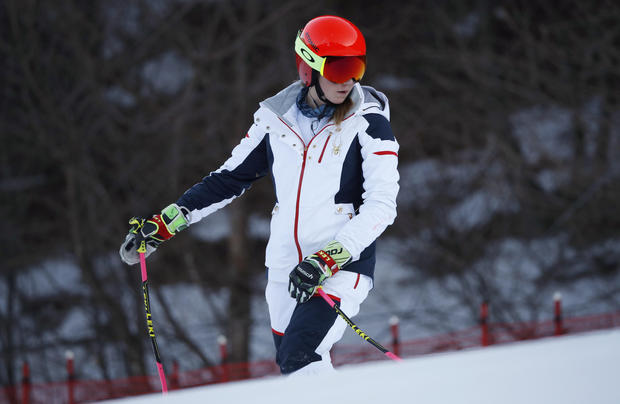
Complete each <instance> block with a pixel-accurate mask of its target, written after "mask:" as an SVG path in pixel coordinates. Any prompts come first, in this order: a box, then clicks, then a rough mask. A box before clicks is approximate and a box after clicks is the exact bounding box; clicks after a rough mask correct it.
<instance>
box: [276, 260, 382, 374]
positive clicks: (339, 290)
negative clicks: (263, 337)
mask: <svg viewBox="0 0 620 404" xmlns="http://www.w3.org/2000/svg"><path fill="white" fill-rule="evenodd" d="M289 272H290V270H287V271H278V270H271V269H269V270H268V282H267V288H266V290H265V297H266V299H267V304H268V306H269V317H270V320H271V329H272V332H273V336H274V342H275V345H276V362H277V363H278V365H279V366H280V370H281V372H282V373H283V374H291V373H295V374H310V373H321V372H324V371H330V370H333V366H332V363H331V357H330V354H329V351H330V350H331V348H332V346H333V345H334V344H335V343H336V342H338V341H339V340H340V339H341V338H342V335H343V333H344V331H345V330H346V328H347V327H348V326H347V324H346V322H345V321H344V320H343V319H342V318H340V317H339V316H338V315H337V314H336V312H335V310H334V309H333V308H332V307H330V306H329V304H327V302H325V301H324V300H323V298H322V297H321V296H319V295H315V296H314V297H312V298H311V299H310V300H309V301H307V302H306V303H302V304H297V302H296V300H295V299H293V298H292V297H291V296H290V295H289V292H288V273H289ZM372 286H373V282H372V279H371V278H370V277H368V276H366V275H360V274H358V273H355V272H348V271H339V272H337V273H336V274H335V275H334V276H332V277H331V278H329V279H327V280H326V281H325V283H324V284H323V290H324V291H325V293H327V294H328V295H329V296H331V297H332V299H333V300H334V301H336V302H337V303H339V305H340V308H341V309H342V311H343V312H344V313H345V314H347V316H349V317H353V316H355V315H356V314H357V313H358V312H359V309H360V304H361V303H362V302H363V301H364V300H365V299H366V297H367V296H368V292H369V291H370V289H372Z"/></svg>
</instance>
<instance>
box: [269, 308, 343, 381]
mask: <svg viewBox="0 0 620 404" xmlns="http://www.w3.org/2000/svg"><path fill="white" fill-rule="evenodd" d="M337 317H338V315H337V314H336V312H335V311H334V309H332V308H331V307H330V306H329V304H327V302H325V301H324V300H323V299H322V298H321V297H317V296H315V297H313V298H311V299H310V300H308V301H307V302H306V303H303V304H298V305H297V306H296V307H295V310H294V311H293V315H292V317H291V321H290V322H289V325H288V327H286V330H285V331H284V336H282V338H281V340H280V341H279V344H278V342H276V341H274V342H276V350H277V353H276V363H277V364H278V365H279V366H280V371H281V372H282V374H288V373H292V372H294V371H296V370H299V369H301V368H303V367H304V366H306V365H308V364H309V363H312V362H316V361H320V360H321V355H319V354H317V353H316V352H315V350H316V349H317V347H318V346H319V344H320V343H321V341H323V338H325V335H327V332H328V331H329V329H330V328H331V327H332V326H333V325H334V322H335V321H336V318H337ZM274 338H275V337H274ZM277 345H279V346H277Z"/></svg>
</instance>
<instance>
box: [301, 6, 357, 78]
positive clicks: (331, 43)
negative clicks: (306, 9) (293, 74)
mask: <svg viewBox="0 0 620 404" xmlns="http://www.w3.org/2000/svg"><path fill="white" fill-rule="evenodd" d="M295 53H296V55H295V57H296V60H297V71H298V72H299V78H300V79H301V81H302V82H303V83H304V85H306V86H310V85H312V84H313V83H312V76H313V75H312V70H316V71H317V72H318V73H319V74H321V75H322V76H323V77H325V78H326V79H327V80H329V81H332V82H334V83H344V82H345V81H348V80H349V79H353V80H355V81H359V80H361V78H362V76H363V75H364V72H365V71H366V41H365V40H364V36H363V35H362V32H361V31H360V30H359V29H358V28H357V27H356V26H355V25H353V23H352V22H350V21H348V20H346V19H344V18H341V17H336V16H333V15H323V16H320V17H316V18H313V19H312V20H310V21H309V22H308V23H307V24H306V26H305V27H304V29H303V30H301V31H299V33H298V35H297V39H296V40H295Z"/></svg>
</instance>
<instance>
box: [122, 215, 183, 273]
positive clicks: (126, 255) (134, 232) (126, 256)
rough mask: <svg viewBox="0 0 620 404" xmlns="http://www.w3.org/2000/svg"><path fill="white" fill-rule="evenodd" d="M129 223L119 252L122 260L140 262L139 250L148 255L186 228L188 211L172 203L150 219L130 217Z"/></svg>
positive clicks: (130, 263) (127, 262) (133, 262)
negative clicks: (127, 231)
mask: <svg viewBox="0 0 620 404" xmlns="http://www.w3.org/2000/svg"><path fill="white" fill-rule="evenodd" d="M129 225H130V226H131V227H130V228H129V233H128V234H127V236H126V237H125V241H124V242H123V244H122V245H121V248H120V251H119V253H120V255H121V259H122V260H123V262H125V263H126V264H129V265H134V264H137V263H138V262H140V256H139V254H138V253H139V252H144V254H145V255H144V256H145V257H148V256H149V255H151V253H153V251H155V249H157V247H159V245H160V244H161V243H163V242H164V241H166V240H168V239H169V238H171V237H172V236H174V235H175V234H176V233H178V232H180V231H181V230H183V229H185V228H187V227H188V226H189V211H188V210H187V209H186V208H184V207H179V206H178V205H177V204H174V203H173V204H171V205H169V206H168V207H166V208H164V209H163V210H162V211H161V213H160V214H157V215H153V216H152V217H151V218H150V219H144V218H141V217H132V218H131V219H129Z"/></svg>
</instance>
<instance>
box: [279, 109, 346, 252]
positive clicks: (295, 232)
mask: <svg viewBox="0 0 620 404" xmlns="http://www.w3.org/2000/svg"><path fill="white" fill-rule="evenodd" d="M353 115H354V114H351V115H349V116H347V117H346V118H345V120H346V119H349V118H350V117H352V116H353ZM278 119H279V120H280V122H282V123H283V124H284V125H285V126H286V127H287V128H289V130H290V131H291V132H293V133H294V134H295V136H297V138H299V140H300V141H301V144H302V145H304V154H303V161H302V163H301V173H300V174H299V184H298V185H297V200H296V201H295V223H294V227H293V238H294V239H295V247H297V256H298V258H299V261H298V262H301V261H302V260H303V259H304V256H303V254H302V253H301V245H300V244H299V236H298V228H299V201H300V200H301V184H302V183H303V180H304V171H305V170H306V156H307V155H308V148H309V147H310V145H311V144H312V141H313V140H314V139H316V137H317V136H318V135H319V134H321V132H323V131H324V130H325V129H326V128H328V127H329V126H333V125H334V124H333V123H331V124H328V125H325V126H324V127H323V129H321V130H320V131H319V132H318V133H317V134H316V135H314V136H313V137H312V139H310V141H309V142H308V144H307V145H306V143H305V142H304V140H303V138H302V137H301V136H299V134H298V133H297V132H295V131H294V130H293V128H291V127H290V126H289V125H288V124H287V123H286V122H284V120H283V119H282V118H280V117H278ZM330 136H331V135H330ZM327 140H328V141H329V137H328V139H327ZM326 146H327V142H325V146H323V152H324V151H325V147H326ZM322 157H323V153H321V157H319V160H320V159H321V158H322Z"/></svg>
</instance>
